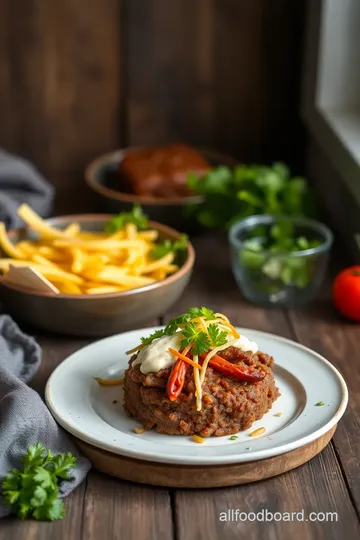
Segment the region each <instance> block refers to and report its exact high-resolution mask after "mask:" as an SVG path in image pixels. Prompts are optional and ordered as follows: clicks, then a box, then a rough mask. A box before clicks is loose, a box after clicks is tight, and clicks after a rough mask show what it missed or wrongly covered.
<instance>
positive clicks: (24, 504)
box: [1, 443, 76, 521]
mask: <svg viewBox="0 0 360 540" xmlns="http://www.w3.org/2000/svg"><path fill="white" fill-rule="evenodd" d="M22 462H23V468H22V469H13V470H11V471H9V473H8V474H7V476H6V477H5V479H4V481H3V482H2V485H1V487H2V496H3V498H4V501H5V503H6V504H8V505H9V506H12V507H13V509H14V512H15V513H16V514H17V516H18V517H20V518H21V519H25V518H27V517H33V518H35V519H38V520H50V521H54V520H57V519H61V518H63V517H64V503H63V501H62V499H59V485H58V483H59V481H61V480H66V479H68V478H69V470H70V469H71V468H72V467H75V465H76V458H75V457H74V456H73V455H72V454H71V453H70V452H68V453H67V454H53V453H52V452H51V450H46V448H45V446H44V445H43V444H41V443H38V444H36V445H31V446H29V448H28V451H27V453H26V455H25V456H23V458H22Z"/></svg>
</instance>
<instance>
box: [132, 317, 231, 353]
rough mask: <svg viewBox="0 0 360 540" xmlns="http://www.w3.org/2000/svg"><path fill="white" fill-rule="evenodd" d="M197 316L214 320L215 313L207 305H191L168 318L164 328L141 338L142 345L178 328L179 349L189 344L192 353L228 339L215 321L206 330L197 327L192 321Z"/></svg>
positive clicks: (220, 343)
mask: <svg viewBox="0 0 360 540" xmlns="http://www.w3.org/2000/svg"><path fill="white" fill-rule="evenodd" d="M198 317H203V318H204V320H205V321H214V320H215V319H216V316H215V313H214V312H213V311H212V310H211V309H209V308H207V307H201V308H198V307H192V308H189V309H188V310H187V312H186V313H184V314H183V315H180V316H178V317H174V318H172V319H170V320H169V322H168V323H167V325H166V327H165V328H164V329H160V330H155V332H153V333H152V334H150V336H148V337H145V338H144V337H143V338H141V343H142V345H150V343H152V342H153V341H154V340H155V339H159V338H161V337H163V336H172V335H173V334H175V333H176V332H177V331H178V330H180V331H181V334H182V336H183V339H182V340H181V343H180V349H184V348H185V347H187V346H188V345H191V346H192V349H191V350H192V353H193V354H194V355H200V354H202V353H204V352H207V351H208V350H209V349H210V347H218V346H220V345H225V343H226V342H227V340H228V336H227V333H226V332H225V331H224V330H220V328H219V326H218V325H217V324H216V323H215V322H214V323H211V324H209V326H208V327H207V332H205V331H204V330H202V329H199V327H198V326H197V324H196V323H195V322H193V319H196V318H198ZM182 326H183V328H182Z"/></svg>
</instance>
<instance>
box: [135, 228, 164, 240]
mask: <svg viewBox="0 0 360 540" xmlns="http://www.w3.org/2000/svg"><path fill="white" fill-rule="evenodd" d="M158 236H159V233H158V231H153V230H149V231H140V232H139V233H138V237H139V238H141V239H142V240H148V241H149V242H155V240H157V238H158Z"/></svg>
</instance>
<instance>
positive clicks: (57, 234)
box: [17, 204, 64, 239]
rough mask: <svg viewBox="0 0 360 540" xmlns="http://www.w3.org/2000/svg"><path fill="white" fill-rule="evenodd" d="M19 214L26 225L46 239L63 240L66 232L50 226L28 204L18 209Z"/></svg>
mask: <svg viewBox="0 0 360 540" xmlns="http://www.w3.org/2000/svg"><path fill="white" fill-rule="evenodd" d="M17 214H18V216H19V217H21V219H22V220H23V221H25V223H26V224H27V225H28V226H29V227H30V228H31V229H34V231H36V232H38V233H39V234H41V235H42V236H44V237H45V238H50V239H52V238H62V237H63V236H64V231H61V230H60V229H55V228H54V227H51V225H48V224H47V223H46V222H45V221H44V220H43V219H41V217H40V216H38V215H37V214H36V213H35V212H34V211H33V210H32V209H31V208H30V206H28V205H27V204H22V205H21V206H19V208H18V209H17Z"/></svg>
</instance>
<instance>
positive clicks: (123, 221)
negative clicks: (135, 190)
mask: <svg viewBox="0 0 360 540" xmlns="http://www.w3.org/2000/svg"><path fill="white" fill-rule="evenodd" d="M18 215H19V217H20V218H21V219H22V220H23V221H24V224H25V226H24V227H23V228H21V229H17V230H12V231H9V232H7V231H6V229H5V225H4V224H3V223H0V247H1V258H0V273H1V277H0V297H1V300H2V301H3V302H4V304H5V306H6V309H7V311H8V312H9V313H10V314H11V315H12V316H13V317H14V318H15V319H17V320H20V321H24V322H26V323H30V324H31V325H34V326H36V327H39V328H42V329H44V330H48V331H52V332H56V333H61V334H67V335H77V336H105V335H111V334H114V333H117V332H122V331H125V330H129V329H131V328H136V327H138V326H141V325H143V324H146V323H147V322H150V321H152V320H153V319H154V318H156V317H159V316H161V315H162V314H164V313H165V312H166V311H167V310H168V309H169V308H170V307H171V305H172V304H174V303H175V302H176V301H177V300H178V298H179V297H180V296H181V294H182V292H183V290H184V288H185V287H186V285H187V284H188V282H189V280H190V277H191V273H192V268H193V264H194V260H195V254H194V249H193V247H192V245H191V243H190V242H189V240H188V239H187V237H186V236H185V235H182V234H180V233H179V232H177V231H175V230H174V229H172V228H170V227H168V226H166V225H162V224H160V223H156V222H152V221H148V219H147V216H145V215H144V214H143V212H142V209H141V207H138V206H134V207H133V208H132V210H131V211H129V212H122V213H120V214H118V215H115V216H112V215H107V214H88V215H86V214H83V215H75V216H63V217H57V218H51V219H47V220H44V219H42V218H41V217H40V216H38V215H37V214H36V213H35V212H34V211H33V210H32V209H31V208H30V207H29V206H27V205H26V204H23V205H21V206H20V207H19V209H18Z"/></svg>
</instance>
